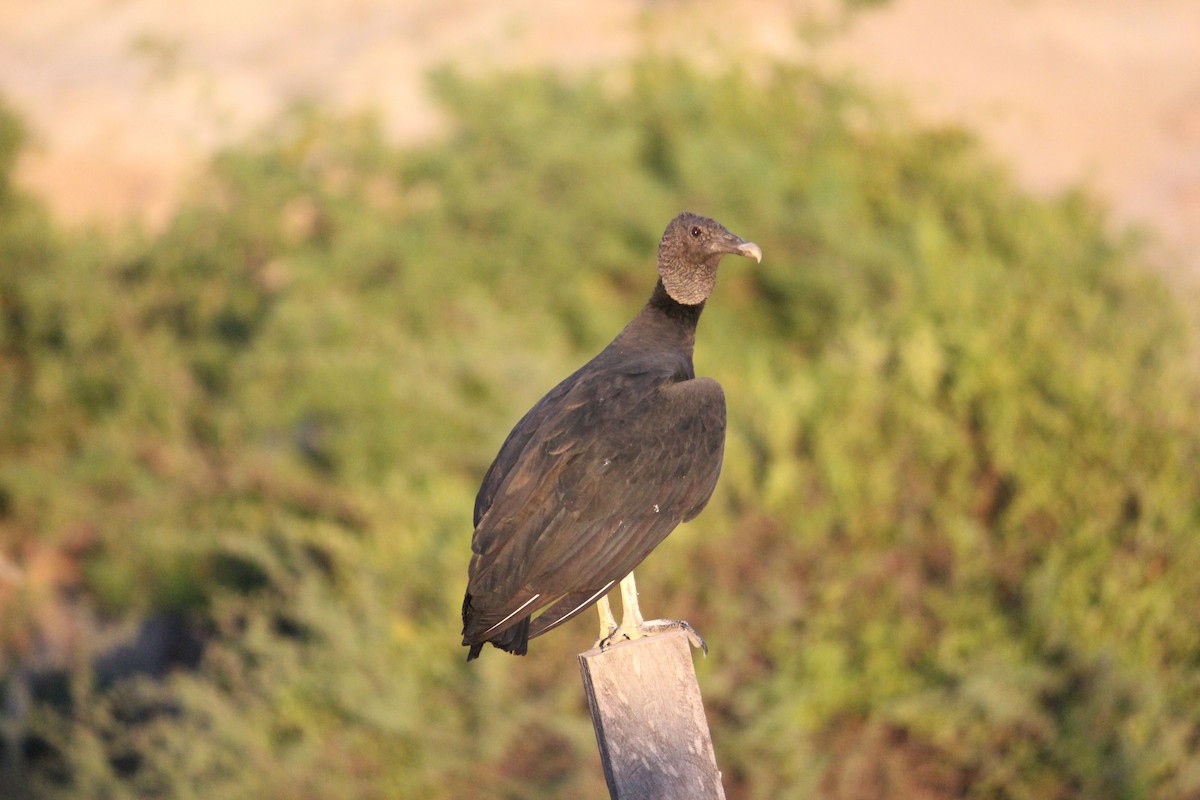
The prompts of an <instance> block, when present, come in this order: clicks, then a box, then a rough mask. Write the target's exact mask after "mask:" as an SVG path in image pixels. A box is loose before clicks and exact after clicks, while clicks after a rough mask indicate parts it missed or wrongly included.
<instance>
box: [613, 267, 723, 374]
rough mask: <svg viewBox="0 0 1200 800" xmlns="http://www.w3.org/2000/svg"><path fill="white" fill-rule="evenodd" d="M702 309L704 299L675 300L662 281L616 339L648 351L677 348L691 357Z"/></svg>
mask: <svg viewBox="0 0 1200 800" xmlns="http://www.w3.org/2000/svg"><path fill="white" fill-rule="evenodd" d="M703 310H704V303H703V302H701V303H697V304H696V305H684V304H683V303H680V302H678V301H676V300H674V299H673V298H672V297H671V295H669V294H667V290H666V289H665V288H663V284H662V281H661V280H659V282H658V285H656V286H655V287H654V293H653V294H651V295H650V299H649V300H648V301H646V305H645V306H644V307H643V308H642V310H641V313H639V314H638V315H637V316H636V317H634V318H633V321H632V322H630V323H629V324H628V325H627V326H625V330H623V331H622V332H621V335H620V336H618V337H617V341H618V342H621V343H622V344H625V345H629V346H633V347H639V348H644V349H648V350H649V349H667V350H676V351H680V352H683V353H685V354H686V355H687V357H688V358H691V356H692V348H693V346H694V345H695V343H696V323H697V321H699V319H700V312H701V311H703Z"/></svg>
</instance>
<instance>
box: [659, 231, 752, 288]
mask: <svg viewBox="0 0 1200 800" xmlns="http://www.w3.org/2000/svg"><path fill="white" fill-rule="evenodd" d="M726 254H733V255H739V256H749V257H751V258H753V259H754V260H755V261H761V260H762V250H761V249H759V247H758V245H756V244H754V243H753V242H747V241H745V240H744V239H742V238H740V237H738V236H734V235H733V234H732V233H730V232H729V231H727V230H726V229H725V226H724V225H722V224H721V223H719V222H717V221H716V220H714V219H709V218H708V217H702V216H700V215H698V214H693V213H691V212H689V211H685V212H683V213H682V214H680V215H679V216H677V217H675V219H673V220H671V222H670V224H669V225H667V229H666V230H665V231H664V232H663V237H662V242H661V243H660V244H659V246H658V276H659V278H661V279H662V283H663V288H664V289H666V291H667V294H668V295H670V296H671V299H672V300H674V301H675V302H677V303H682V304H683V305H688V306H694V305H699V304H700V303H703V302H704V301H705V300H707V299H708V298H709V296H710V295H711V294H712V291H713V287H714V286H716V283H717V264H719V263H720V261H721V256H723V255H726Z"/></svg>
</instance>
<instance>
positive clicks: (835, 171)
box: [0, 61, 1200, 798]
mask: <svg viewBox="0 0 1200 800" xmlns="http://www.w3.org/2000/svg"><path fill="white" fill-rule="evenodd" d="M434 85H435V87H436V89H437V91H438V93H439V96H440V97H441V98H442V100H443V102H444V105H445V111H446V114H447V117H448V118H449V120H450V121H451V125H452V128H451V131H450V133H449V134H448V135H447V137H446V138H445V139H444V140H442V141H439V142H437V143H435V144H431V145H429V146H426V147H423V148H420V149H416V150H397V149H395V148H393V147H391V146H389V145H388V144H387V142H386V141H385V140H384V139H383V138H382V137H381V135H380V134H379V132H378V131H377V129H376V128H375V126H374V125H373V124H372V123H371V122H370V120H364V119H351V120H346V119H331V118H329V117H326V116H324V115H322V114H320V113H319V112H317V111H315V110H313V109H299V110H297V111H296V112H295V113H294V114H292V115H290V116H288V117H287V118H286V119H285V120H283V121H282V122H281V123H280V125H279V126H278V128H277V129H276V130H273V131H271V132H270V133H269V134H268V135H266V136H264V138H263V140H262V142H261V143H260V144H257V145H254V146H246V147H243V148H239V149H236V150H232V151H230V152H227V153H225V154H222V155H221V156H220V157H219V158H217V159H216V161H215V162H214V164H213V169H212V173H211V177H210V178H209V179H208V181H207V182H206V184H205V185H204V186H201V187H198V188H197V190H196V192H195V196H194V198H193V200H192V201H191V202H190V203H189V204H188V205H187V206H186V207H185V208H183V209H182V210H181V211H180V212H179V213H178V214H177V215H176V217H175V219H174V220H173V222H172V224H171V225H170V227H169V228H168V229H167V230H166V231H165V232H163V233H162V234H160V235H156V236H154V237H149V238H146V239H144V240H126V241H120V242H114V241H111V240H96V239H87V240H84V241H79V240H76V239H70V238H67V237H65V236H63V235H61V234H55V233H54V232H53V231H51V230H50V228H49V226H48V225H47V223H46V221H45V219H44V217H43V215H42V214H41V213H40V212H39V211H38V210H37V209H36V207H35V206H33V204H31V203H30V201H28V200H26V199H23V198H19V197H13V196H12V194H11V192H10V190H8V189H7V188H5V192H4V194H3V196H2V197H0V201H2V202H3V203H4V204H5V210H6V213H4V214H2V215H0V249H2V250H3V253H4V254H5V257H4V259H3V262H2V263H3V265H4V267H3V273H2V275H0V280H2V281H3V283H0V288H2V289H3V292H4V294H3V302H4V307H5V310H6V313H5V320H6V323H5V324H6V326H7V327H6V328H5V329H4V336H5V338H4V340H3V349H2V350H0V358H3V362H2V364H0V366H3V370H2V371H0V380H2V382H3V383H2V386H0V388H2V390H3V393H4V398H5V402H6V407H7V408H10V409H12V411H11V413H8V414H6V415H5V417H4V418H3V422H2V423H0V424H2V425H3V427H2V428H0V432H2V439H0V453H2V455H3V459H2V461H0V499H2V500H3V504H2V511H0V535H2V536H3V537H4V539H3V542H0V543H2V544H3V545H4V546H5V548H6V550H7V551H8V552H10V553H20V552H25V550H26V549H28V548H29V547H30V543H36V542H41V543H46V542H48V543H50V544H52V545H59V546H62V547H64V548H70V547H71V546H73V545H72V543H73V542H76V541H77V540H78V539H79V538H80V537H81V536H82V537H84V538H86V539H87V541H88V542H89V543H90V545H89V548H88V549H86V552H85V555H83V556H81V558H82V559H83V578H82V584H81V587H82V589H83V594H84V596H85V597H86V598H87V600H88V602H89V603H90V604H91V605H92V606H93V607H94V608H96V609H97V610H98V611H99V612H100V613H102V614H103V615H106V616H108V617H111V618H117V617H136V616H138V615H143V614H147V613H151V612H155V611H162V610H168V611H172V612H174V613H177V614H183V615H185V616H186V617H187V618H189V619H191V620H193V621H194V622H195V624H196V625H197V626H199V627H200V628H201V629H203V630H205V631H207V632H208V633H207V646H206V649H205V654H204V657H203V660H202V662H201V664H200V666H199V667H198V668H197V669H195V670H194V671H177V672H174V673H172V674H171V675H170V676H169V677H168V678H167V679H166V680H163V681H157V682H155V681H148V680H147V681H123V682H117V683H116V684H112V685H99V684H96V683H95V682H93V681H91V680H90V679H88V677H87V675H88V673H87V671H86V670H81V671H80V674H79V675H77V677H76V679H75V680H74V682H73V683H72V686H71V696H72V698H73V699H74V702H73V703H72V704H68V705H65V706H60V707H59V708H58V709H57V710H56V711H53V712H51V711H49V710H47V711H46V713H45V714H43V715H41V716H40V717H39V720H40V721H39V724H38V726H37V732H38V733H39V734H40V735H41V736H43V737H45V739H46V740H47V741H48V742H50V743H51V744H52V745H53V750H54V753H55V755H54V756H53V757H51V758H48V759H43V760H42V761H40V762H35V764H34V768H33V769H32V774H30V775H28V776H27V777H26V778H25V779H24V780H27V782H28V786H27V788H28V790H29V791H37V792H38V793H39V794H42V795H45V796H62V797H66V796H78V797H114V798H115V797H129V798H134V797H181V798H186V797H200V796H205V797H208V796H220V797H231V798H239V797H246V798H251V797H282V796H298V797H314V798H316V797H320V798H341V797H346V798H350V797H354V798H371V797H396V796H403V797H431V798H437V797H463V796H471V797H485V796H490V797H514V798H515V797H521V798H532V797H594V796H598V795H602V794H603V792H604V788H603V782H602V777H601V775H600V771H599V763H598V759H597V758H596V756H595V744H594V740H593V738H592V733H591V729H590V723H589V722H588V720H587V718H586V715H585V713H584V711H583V707H582V693H581V692H580V690H579V686H578V675H577V672H576V667H575V663H574V659H573V657H572V655H573V653H575V652H577V651H578V650H580V649H582V648H583V647H585V646H586V645H587V644H588V643H590V641H591V637H592V636H593V635H594V631H593V630H592V623H591V622H590V620H589V621H588V622H580V623H575V624H573V625H571V626H568V627H566V628H564V630H562V631H561V632H557V633H555V634H554V635H553V636H549V637H547V638H546V639H545V640H537V641H536V642H535V645H534V648H533V652H532V654H531V655H530V656H529V657H528V658H525V659H513V658H511V657H507V656H501V655H499V654H496V653H493V652H491V651H490V650H489V651H488V652H485V654H484V657H483V658H482V659H481V660H480V661H479V662H476V663H474V664H472V665H470V666H469V667H468V666H467V665H466V664H464V663H462V659H463V657H464V652H463V650H462V648H460V647H459V645H458V642H457V636H456V633H457V630H458V625H459V620H458V611H459V604H460V603H461V592H462V588H463V583H464V580H465V569H466V561H467V554H468V545H469V540H470V513H471V508H472V502H473V494H474V491H475V489H476V488H477V485H478V481H479V479H480V478H481V476H482V473H483V471H484V469H485V468H486V466H487V464H488V462H489V459H490V458H491V456H492V455H493V454H494V453H495V451H496V449H497V447H498V446H499V444H500V442H501V440H502V438H503V436H504V435H505V433H506V432H507V431H508V429H509V427H510V426H511V425H512V424H513V422H515V420H516V419H517V418H518V417H519V415H520V414H521V413H522V412H523V411H524V410H525V409H526V408H527V407H528V406H529V405H530V404H531V403H532V402H533V401H535V400H536V399H537V398H538V396H540V394H541V393H542V392H544V391H545V390H546V389H548V388H549V387H550V386H551V385H553V384H554V382H555V381H556V380H558V379H559V378H560V377H562V376H563V375H565V374H566V373H567V372H569V371H570V370H571V369H573V368H574V367H575V366H577V365H578V364H579V363H580V362H581V361H582V360H584V359H585V358H587V357H588V356H589V355H590V354H592V353H593V352H595V351H596V350H597V349H598V348H600V347H602V346H603V344H604V343H605V342H606V341H607V340H608V339H609V338H610V337H611V336H612V335H613V334H614V333H615V331H617V330H618V329H619V327H620V326H621V325H622V324H623V323H624V322H625V321H626V320H627V319H628V318H629V317H630V316H632V314H633V313H635V311H636V310H637V308H638V307H639V306H640V303H641V302H642V300H643V299H644V297H645V296H646V295H647V294H648V292H649V289H650V287H651V282H652V278H653V273H652V268H653V267H652V265H653V252H654V248H655V245H656V243H657V240H658V236H659V234H660V233H661V230H662V227H663V225H664V224H665V223H666V221H667V220H668V219H669V218H670V217H671V216H672V215H673V214H674V213H675V212H677V211H679V210H680V209H682V208H690V209H692V210H695V211H698V212H701V213H706V214H710V215H712V216H714V217H716V218H718V219H720V220H721V221H722V222H724V223H726V224H727V225H728V227H729V228H730V229H731V230H734V231H735V232H737V233H739V234H742V235H744V236H746V237H748V238H753V239H754V240H755V241H757V242H759V244H761V245H762V247H763V251H764V253H765V254H766V257H765V260H764V263H763V264H761V265H758V266H754V265H746V264H742V263H737V264H728V265H726V267H725V271H724V272H723V274H722V277H721V281H720V285H719V287H718V290H717V294H716V296H715V298H714V300H713V302H712V303H710V306H709V308H708V310H706V312H705V317H704V319H703V320H702V322H701V329H700V332H699V344H698V351H697V368H698V370H699V371H700V372H701V373H703V374H708V375H712V376H714V377H717V378H718V379H719V380H721V381H722V383H723V384H724V385H725V388H726V392H727V395H728V397H729V406H730V416H731V419H730V432H729V442H728V447H727V460H726V469H725V474H724V476H723V478H722V483H721V485H720V486H719V488H718V490H717V494H716V496H715V497H714V500H713V503H712V505H711V506H710V508H709V510H708V511H706V512H705V514H703V515H702V516H701V517H700V518H699V519H698V520H697V521H696V522H694V523H692V524H690V525H688V526H685V527H684V528H682V529H681V530H680V531H678V532H676V533H675V534H674V535H673V536H672V537H671V538H670V539H669V540H668V541H667V542H666V543H665V544H664V545H663V547H662V548H661V549H660V551H659V552H658V553H656V554H655V555H654V556H652V557H651V558H650V559H649V560H648V562H647V563H646V565H645V567H644V568H643V569H644V570H645V573H646V574H645V576H644V577H643V579H642V585H643V590H644V594H645V599H644V608H646V609H647V610H654V609H658V610H659V611H660V612H661V613H667V612H668V610H669V613H670V614H671V615H677V616H683V617H687V618H689V619H691V620H692V621H693V622H695V623H696V624H697V626H698V627H699V628H700V629H701V630H702V631H703V632H704V633H705V635H706V637H707V638H708V640H709V642H710V643H711V644H712V646H713V655H712V657H710V658H709V659H708V660H706V661H703V662H701V663H700V664H699V669H700V673H701V681H702V685H703V687H704V691H705V698H706V701H707V702H708V703H709V707H710V721H711V723H712V727H713V734H714V739H715V741H716V745H717V751H718V759H719V761H720V763H721V766H722V768H723V770H724V772H725V776H726V785H727V789H728V792H729V794H730V796H731V797H746V798H768V797H769V798H775V797H788V796H797V795H805V796H814V797H831V798H837V797H884V796H896V797H901V796H903V797H908V796H930V797H934V796H943V797H952V796H954V797H957V796H964V797H981V798H982V797H987V798H1033V797H1038V798H1044V797H1058V798H1067V797H1080V798H1082V797H1088V798H1093V797H1129V798H1139V797H1147V798H1148V797H1156V798H1185V797H1192V796H1195V794H1196V792H1198V791H1200V746H1197V741H1200V711H1198V709H1200V670H1198V669H1197V663H1196V658H1197V655H1196V654H1197V653H1198V652H1200V634H1197V633H1196V626H1195V620H1196V619H1197V618H1198V616H1200V588H1198V586H1200V584H1197V583H1196V581H1195V580H1194V579H1193V575H1192V574H1191V573H1192V572H1193V571H1194V568H1195V565H1197V564H1200V539H1198V538H1197V537H1196V536H1195V534H1194V530H1195V529H1196V526H1197V522H1198V520H1197V517H1198V516H1200V505H1198V503H1197V499H1196V498H1197V497H1200V477H1198V476H1200V444H1198V443H1200V419H1197V417H1196V414H1195V411H1194V409H1195V408H1196V399H1197V396H1196V389H1197V382H1196V375H1195V370H1194V367H1195V363H1194V358H1193V356H1194V353H1193V351H1192V350H1191V344H1192V341H1191V338H1190V337H1191V332H1190V331H1189V330H1188V328H1187V324H1186V323H1187V320H1188V319H1189V316H1188V315H1189V311H1188V310H1187V309H1186V308H1185V307H1184V303H1183V302H1182V301H1180V300H1179V299H1178V298H1177V297H1176V296H1174V295H1172V294H1171V293H1170V292H1168V290H1167V289H1166V288H1165V287H1164V286H1163V285H1162V283H1161V282H1160V281H1159V280H1158V279H1157V278H1156V277H1154V276H1153V275H1152V274H1150V273H1148V272H1147V271H1145V270H1144V269H1142V268H1140V267H1139V265H1138V264H1137V263H1136V260H1135V257H1134V253H1133V252H1132V251H1131V248H1130V247H1128V246H1126V245H1124V244H1122V243H1121V242H1118V241H1115V240H1114V239H1113V238H1112V237H1111V236H1110V235H1109V234H1107V233H1106V232H1105V221H1104V219H1103V215H1102V214H1101V213H1100V212H1099V211H1098V210H1097V209H1096V208H1094V207H1093V206H1092V205H1091V204H1089V203H1088V202H1087V201H1086V200H1085V199H1084V198H1082V197H1079V196H1075V195H1069V196H1066V197H1063V198H1060V199H1056V200H1053V201H1043V200H1034V199H1031V198H1029V197H1026V196H1024V195H1022V194H1021V193H1020V192H1018V191H1016V190H1015V189H1014V188H1013V187H1012V186H1011V184H1010V183H1009V181H1008V179H1007V178H1006V177H1005V176H1004V174H1002V173H1001V172H1000V171H999V170H997V169H996V168H995V167H994V166H993V165H991V164H990V163H989V162H988V161H987V160H986V159H985V158H984V157H983V156H981V154H980V153H979V151H978V148H977V147H976V146H975V145H974V144H973V143H972V141H971V140H970V139H969V138H968V137H966V136H964V135H963V134H961V133H959V132H956V131H949V130H920V129H914V127H913V126H912V125H910V124H909V123H908V122H906V121H905V120H904V119H903V118H902V117H899V115H897V114H894V113H892V112H889V111H887V110H886V109H882V108H881V107H880V106H879V105H878V104H877V103H876V102H875V101H873V100H872V99H871V98H869V97H866V96H864V95H863V94H862V93H860V92H859V91H857V90H856V89H855V88H854V87H851V86H848V85H845V84H844V83H841V82H835V81H829V80H826V79H823V78H821V77H819V76H815V75H812V74H809V73H807V72H804V71H797V70H794V69H790V68H789V69H784V68H780V69H777V70H775V71H773V72H771V73H770V74H769V75H766V76H762V77H760V78H757V79H751V78H749V77H747V76H745V75H743V74H740V73H736V72H732V73H726V74H722V75H715V76H714V75H699V74H696V73H694V72H692V71H690V70H689V69H687V68H685V67H682V66H680V65H678V64H674V63H664V62H660V61H643V62H639V63H637V64H635V65H634V66H633V67H632V68H631V69H630V71H629V72H628V73H621V74H607V75H601V76H595V77H591V78H584V79H579V80H573V81H566V80H564V79H562V78H559V77H555V76H553V75H545V74H527V75H516V76H501V77H492V78H483V79H472V80H465V79H462V78H460V77H458V76H455V75H453V74H449V73H446V74H440V75H437V76H435V79H434ZM9 124H10V123H8V122H7V121H5V122H3V124H0V163H4V164H9V163H11V158H10V157H8V156H6V155H5V153H6V152H7V151H5V150H3V149H2V148H3V147H4V146H6V145H5V144H4V143H5V142H8V141H10V138H11V137H9V136H8V135H7V134H6V133H4V131H6V130H8V128H7V127H6V126H7V125H9ZM13 141H15V140H13ZM14 146H15V145H14ZM4 186H5V187H7V184H4ZM13 209H17V210H15V211H14V210H13ZM23 548H24V549H23ZM72 552H74V551H72ZM6 602H10V603H11V602H12V601H7V600H6ZM5 613H6V614H7V609H6V612H5ZM12 619H14V618H12V617H8V618H6V621H5V626H6V627H5V642H6V643H7V645H8V650H9V651H10V652H13V651H15V650H16V649H17V648H19V646H20V643H21V642H22V641H24V640H25V639H24V638H23V634H24V633H26V632H27V631H28V630H29V629H34V628H36V627H37V626H38V625H39V624H41V623H40V622H39V619H40V617H39V616H38V614H37V613H36V612H35V611H30V612H29V613H28V614H27V615H26V616H22V617H16V618H15V619H16V620H17V622H16V623H14V622H12V621H11V620H12Z"/></svg>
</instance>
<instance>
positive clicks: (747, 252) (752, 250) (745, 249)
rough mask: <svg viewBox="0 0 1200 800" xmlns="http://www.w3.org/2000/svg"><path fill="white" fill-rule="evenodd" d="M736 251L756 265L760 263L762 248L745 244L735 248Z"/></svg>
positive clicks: (752, 244) (750, 243) (752, 243)
mask: <svg viewBox="0 0 1200 800" xmlns="http://www.w3.org/2000/svg"><path fill="white" fill-rule="evenodd" d="M737 251H738V253H740V254H741V255H744V256H749V257H750V258H753V259H754V260H755V261H757V262H758V263H760V264H761V263H762V248H761V247H759V246H758V245H756V244H755V243H754V242H745V243H743V244H739V245H738V246H737Z"/></svg>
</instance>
